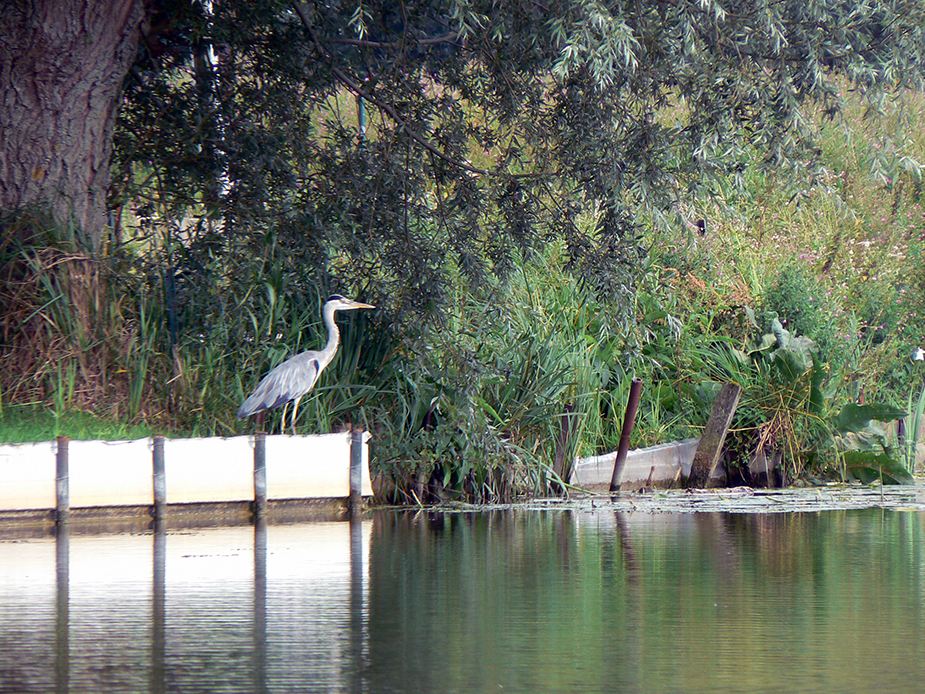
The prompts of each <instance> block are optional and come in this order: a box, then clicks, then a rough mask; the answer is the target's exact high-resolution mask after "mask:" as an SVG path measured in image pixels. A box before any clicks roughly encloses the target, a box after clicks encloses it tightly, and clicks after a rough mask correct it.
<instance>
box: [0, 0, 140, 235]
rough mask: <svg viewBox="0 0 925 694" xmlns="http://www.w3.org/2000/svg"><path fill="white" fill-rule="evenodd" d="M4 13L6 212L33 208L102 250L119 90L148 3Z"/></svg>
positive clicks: (20, 2)
mask: <svg viewBox="0 0 925 694" xmlns="http://www.w3.org/2000/svg"><path fill="white" fill-rule="evenodd" d="M4 5H6V6H5V7H4V8H3V10H2V11H0V134H2V135H0V137H2V139H0V210H3V211H7V212H9V211H14V210H19V209H23V208H28V207H36V208H42V209H45V210H47V211H48V212H50V213H51V214H52V215H53V217H54V221H55V222H56V223H57V224H60V225H72V226H73V228H74V230H75V232H77V233H78V234H80V238H81V240H82V244H81V245H83V246H84V248H83V249H82V250H87V251H90V252H92V253H95V252H98V251H99V250H100V248H101V245H102V242H103V238H104V229H105V228H106V225H107V220H106V193H107V188H108V187H109V180H110V179H109V159H110V155H111V152H112V130H113V124H114V122H115V117H116V111H117V109H118V105H119V91H120V87H121V85H122V81H123V79H124V77H125V75H126V73H127V72H128V69H129V67H130V66H131V64H132V61H133V60H134V59H135V54H136V51H137V49H138V40H139V34H140V23H141V19H142V16H143V10H144V7H143V0H12V2H7V3H4Z"/></svg>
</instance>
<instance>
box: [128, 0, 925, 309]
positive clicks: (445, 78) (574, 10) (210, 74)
mask: <svg viewBox="0 0 925 694" xmlns="http://www.w3.org/2000/svg"><path fill="white" fill-rule="evenodd" d="M184 3H185V0H183V2H180V3H178V6H184ZM160 5H161V8H160V9H161V12H160V14H159V15H158V16H160V17H162V18H167V20H166V21H163V22H160V23H155V25H159V26H161V28H162V33H161V34H159V35H157V34H155V33H152V35H151V37H149V40H148V41H147V42H146V50H145V51H144V52H143V54H142V55H141V56H140V58H139V60H138V62H136V65H135V69H134V70H133V71H132V73H131V76H130V78H129V81H128V83H127V89H126V94H127V100H128V101H127V108H126V109H125V110H124V111H123V116H122V120H121V121H120V123H121V129H120V132H119V138H118V140H117V142H118V151H119V162H118V164H119V170H120V171H121V172H122V174H123V176H122V178H121V181H120V188H119V191H120V195H121V197H122V198H123V199H131V197H132V195H133V194H134V193H133V192H132V191H133V184H134V183H135V182H137V180H138V178H139V177H138V173H137V172H138V168H139V167H142V168H144V169H145V170H146V171H149V172H154V174H155V176H154V177H153V178H151V177H149V178H146V179H145V180H146V181H149V182H150V181H153V180H155V179H156V180H157V182H158V185H159V186H160V187H159V189H158V190H159V193H161V194H164V195H167V196H168V197H170V196H172V198H171V199H173V200H184V201H187V202H190V201H196V202H197V204H202V205H205V208H208V209H209V210H211V213H212V214H213V215H215V218H218V217H221V218H222V220H223V224H222V227H221V232H220V233H218V234H217V235H216V231H215V229H216V227H214V226H213V227H212V228H211V231H210V234H211V236H210V238H211V239H212V241H213V243H211V244H209V248H210V252H212V251H214V250H215V248H216V245H215V244H216V243H217V244H219V245H225V246H227V245H228V244H233V243H235V242H238V241H241V239H242V238H246V239H249V240H250V242H251V243H258V244H259V243H264V242H265V240H266V238H267V235H268V234H270V235H272V237H273V239H274V242H278V243H280V244H282V245H283V246H284V247H285V248H286V249H287V257H289V258H291V259H292V260H293V261H294V262H298V263H301V264H302V265H303V266H307V267H311V268H313V269H314V270H315V271H317V272H320V273H322V274H323V273H332V274H334V275H337V276H339V277H340V278H341V279H343V280H346V281H347V283H348V284H354V285H355V284H357V283H362V284H369V282H370V280H371V279H372V281H373V286H371V287H370V291H371V292H372V293H373V294H377V295H379V296H378V297H377V298H378V299H381V298H382V296H383V295H388V296H389V297H391V301H392V302H393V306H395V307H398V306H402V307H405V308H409V307H417V308H421V307H423V306H424V305H427V304H429V303H432V302H439V301H440V299H441V297H442V295H443V291H444V288H445V282H446V278H447V274H448V271H449V270H450V268H452V269H453V270H454V271H457V270H458V271H460V272H461V273H462V274H463V275H464V276H465V277H467V278H469V279H471V280H473V281H478V279H479V278H480V277H483V276H484V275H485V274H486V273H495V274H501V275H503V274H504V273H506V272H507V271H509V270H510V268H511V267H512V266H513V265H514V264H515V263H516V262H518V259H520V258H523V257H525V256H529V255H530V254H531V253H533V252H534V251H536V250H537V249H538V248H540V247H542V246H543V244H544V243H546V242H548V241H549V240H550V239H559V240H562V239H564V241H565V243H566V244H567V249H568V262H569V263H570V265H571V266H572V267H574V268H575V269H576V270H578V271H581V272H582V273H584V275H585V276H586V277H587V278H588V279H590V280H592V281H593V282H594V283H595V285H596V286H598V287H600V288H601V289H603V290H605V291H607V292H610V293H612V292H613V291H614V290H617V291H619V290H621V289H625V288H626V287H627V286H628V284H629V283H630V279H631V270H632V268H633V267H634V266H635V264H636V262H637V261H638V259H639V255H640V249H639V248H638V244H637V243H636V239H637V231H638V229H639V225H640V223H641V221H642V220H643V219H645V220H654V221H655V223H657V224H663V225H668V226H671V225H676V226H683V224H684V223H685V222H686V221H688V220H685V218H684V215H685V212H684V211H685V209H688V208H686V207H685V204H684V201H685V200H686V199H688V198H690V197H691V196H695V195H697V194H698V192H701V191H702V190H703V189H704V186H706V185H708V184H709V183H710V181H711V180H713V179H715V178H716V177H718V176H724V177H725V176H728V175H729V174H730V173H733V174H734V173H735V172H736V171H737V170H739V169H741V167H742V166H743V164H744V163H745V162H746V161H753V160H755V159H758V160H760V161H761V162H762V163H763V164H764V165H765V166H767V167H771V168H774V169H787V170H789V171H790V172H791V173H792V175H793V176H795V177H797V176H801V175H803V174H809V175H811V174H812V172H813V167H814V166H815V165H816V159H815V156H814V153H815V147H814V133H813V130H812V126H811V124H810V123H809V122H808V121H807V120H806V118H805V117H804V110H803V107H804V105H805V104H806V103H807V102H812V103H813V104H817V105H818V104H821V105H822V106H823V108H824V109H825V110H826V112H827V113H828V114H829V115H830V116H832V117H836V116H837V114H838V112H839V110H840V108H841V99H840V96H839V89H838V85H839V80H847V81H848V82H850V83H851V84H852V85H853V86H854V87H856V88H858V89H860V90H862V91H863V92H864V93H865V94H866V95H867V96H868V98H869V99H870V100H871V102H872V103H875V102H876V100H877V99H879V98H881V97H882V95H883V94H884V93H886V92H889V91H896V90H902V89H905V88H908V87H914V88H920V87H921V85H922V79H923V65H925V61H923V57H925V48H923V46H925V28H923V27H925V10H923V7H922V5H921V3H915V2H908V3H891V2H879V1H877V2H846V3H835V4H833V3H828V2H815V1H810V2H805V1H803V0H800V1H796V0H794V1H792V2H777V3H764V2H755V1H754V0H737V1H732V2H722V3H721V2H714V1H712V0H709V1H702V0H671V1H669V0H662V1H656V2H652V1H647V2H606V1H603V2H602V1H599V0H553V1H552V2H547V3H536V2H532V1H527V0H513V1H510V2H507V1H505V2H457V1H454V0H422V1H421V2H399V3H393V2H372V3H367V2H364V3H353V4H351V3H347V4H346V5H344V4H338V3H327V2H296V3H284V2H260V3H251V2H236V1H234V0H223V1H222V2H220V3H215V4H214V6H213V7H212V11H211V12H209V13H206V12H205V11H203V12H201V13H200V14H199V15H198V16H196V17H192V16H191V15H190V13H189V12H188V11H187V12H185V13H184V14H183V15H182V16H183V21H182V22H180V23H178V22H176V21H170V20H169V18H170V17H171V16H173V15H174V14H175V9H174V8H172V7H171V0H161V2H160ZM152 46H156V47H157V48H156V50H154V51H152V50H151V48H152ZM183 71H186V73H187V74H188V76H189V78H188V79H185V80H184V79H178V77H177V76H178V74H180V73H182V72H183ZM363 126H365V128H364V127H363ZM361 128H362V131H361ZM592 208H593V209H595V210H598V211H599V214H598V215H597V216H596V217H595V219H596V223H595V224H593V225H588V224H578V223H577V220H578V219H579V216H580V215H581V214H582V213H585V212H587V211H588V210H589V209H592ZM201 209H204V208H201ZM250 250H251V251H253V248H251V249H250Z"/></svg>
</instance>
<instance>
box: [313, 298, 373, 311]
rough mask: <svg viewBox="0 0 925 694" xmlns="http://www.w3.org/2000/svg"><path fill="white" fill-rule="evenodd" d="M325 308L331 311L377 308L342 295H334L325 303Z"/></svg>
mask: <svg viewBox="0 0 925 694" xmlns="http://www.w3.org/2000/svg"><path fill="white" fill-rule="evenodd" d="M324 307H325V308H326V309H327V310H329V311H350V310H352V309H356V308H376V307H375V306H373V305H371V304H363V303H360V302H359V301H354V300H353V299H348V298H346V297H343V296H341V295H340V294H332V295H331V296H330V297H329V298H328V300H327V301H326V302H325V304H324Z"/></svg>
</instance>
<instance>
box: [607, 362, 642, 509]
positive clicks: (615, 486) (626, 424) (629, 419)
mask: <svg viewBox="0 0 925 694" xmlns="http://www.w3.org/2000/svg"><path fill="white" fill-rule="evenodd" d="M641 392H642V381H641V380H640V379H638V378H634V379H633V382H632V383H631V384H630V396H629V399H627V401H626V413H625V414H624V415H623V429H622V431H621V432H620V446H619V448H617V459H616V460H614V461H613V475H611V477H610V491H612V492H618V491H620V475H622V474H623V466H624V465H626V453H627V451H629V447H630V436H632V434H633V425H634V424H635V423H636V410H637V409H639V394H640V393H641Z"/></svg>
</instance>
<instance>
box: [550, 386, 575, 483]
mask: <svg viewBox="0 0 925 694" xmlns="http://www.w3.org/2000/svg"><path fill="white" fill-rule="evenodd" d="M574 412H575V406H574V405H573V404H572V403H566V405H565V407H564V408H563V411H562V414H561V415H560V416H559V440H558V441H557V442H556V457H555V458H554V459H553V462H552V471H553V472H554V473H555V474H556V477H558V478H559V479H560V480H562V481H563V482H565V481H566V480H565V454H566V452H568V444H569V438H570V437H571V434H572V415H573V413H574Z"/></svg>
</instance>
